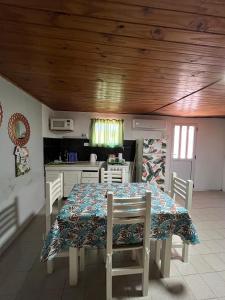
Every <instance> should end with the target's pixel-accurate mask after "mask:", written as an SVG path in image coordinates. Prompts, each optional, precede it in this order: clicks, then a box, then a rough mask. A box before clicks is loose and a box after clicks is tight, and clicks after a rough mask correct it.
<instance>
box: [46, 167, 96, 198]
mask: <svg viewBox="0 0 225 300" xmlns="http://www.w3.org/2000/svg"><path fill="white" fill-rule="evenodd" d="M100 167H101V163H100V162H96V163H94V164H93V163H92V164H91V163H90V162H77V163H75V164H49V165H46V166H45V170H46V181H47V180H51V179H52V178H55V177H57V176H58V175H59V173H63V188H64V191H63V195H64V197H68V195H69V194H70V192H71V190H72V188H73V186H74V184H77V183H98V182H99V169H100Z"/></svg>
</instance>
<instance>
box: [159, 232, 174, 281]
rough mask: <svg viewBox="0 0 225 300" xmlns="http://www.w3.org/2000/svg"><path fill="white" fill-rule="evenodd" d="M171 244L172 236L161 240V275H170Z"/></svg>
mask: <svg viewBox="0 0 225 300" xmlns="http://www.w3.org/2000/svg"><path fill="white" fill-rule="evenodd" d="M171 246H172V237H169V238H168V239H166V240H164V241H163V242H162V257H161V274H162V276H163V277H169V276H170V259H171Z"/></svg>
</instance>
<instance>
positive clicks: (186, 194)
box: [155, 172, 193, 275]
mask: <svg viewBox="0 0 225 300" xmlns="http://www.w3.org/2000/svg"><path fill="white" fill-rule="evenodd" d="M192 194H193V181H192V180H183V179H181V178H178V177H177V174H176V173H175V172H173V173H172V178H171V192H170V196H171V198H173V199H174V200H175V201H176V196H179V197H180V198H181V199H183V200H184V204H185V205H184V206H185V208H186V209H187V210H188V211H190V210H191V206H192ZM170 239H171V247H172V248H182V260H183V262H188V257H189V245H187V244H185V243H183V242H182V241H181V242H180V243H173V242H172V237H171V238H170ZM155 245H156V247H155V261H156V263H157V264H158V263H159V261H160V255H161V245H162V242H161V241H156V244H155ZM162 251H163V252H165V251H171V249H170V247H168V249H165V248H164V246H163V249H162ZM166 257H167V261H162V262H161V263H162V264H163V266H164V268H165V269H166V270H168V271H166V273H167V274H168V273H169V269H170V258H171V253H167V255H166ZM168 275H169V274H168Z"/></svg>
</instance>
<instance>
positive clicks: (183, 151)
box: [173, 125, 195, 159]
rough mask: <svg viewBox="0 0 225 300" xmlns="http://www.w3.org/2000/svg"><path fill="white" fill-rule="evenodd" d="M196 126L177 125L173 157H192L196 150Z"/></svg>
mask: <svg viewBox="0 0 225 300" xmlns="http://www.w3.org/2000/svg"><path fill="white" fill-rule="evenodd" d="M194 138H195V126H189V125H175V126H174V138H173V158H174V159H192V158H193V152H194Z"/></svg>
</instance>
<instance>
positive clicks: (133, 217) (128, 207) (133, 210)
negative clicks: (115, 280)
mask: <svg viewBox="0 0 225 300" xmlns="http://www.w3.org/2000/svg"><path fill="white" fill-rule="evenodd" d="M107 198H108V199H107V246H106V299H107V300H111V299H112V277H113V276H120V275H130V274H142V290H143V296H147V294H148V274H149V252H150V226H151V192H149V191H146V195H145V196H144V197H132V198H114V197H113V193H112V192H108V195H107ZM138 223H143V226H144V236H143V244H142V245H140V246H139V245H138V246H137V245H133V246H132V245H126V247H116V246H113V226H114V224H115V225H116V224H138ZM127 250H131V251H133V250H136V251H137V250H139V251H141V250H142V258H140V256H139V261H138V262H139V263H140V265H137V266H131V267H125V268H113V267H112V255H113V252H116V251H127Z"/></svg>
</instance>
